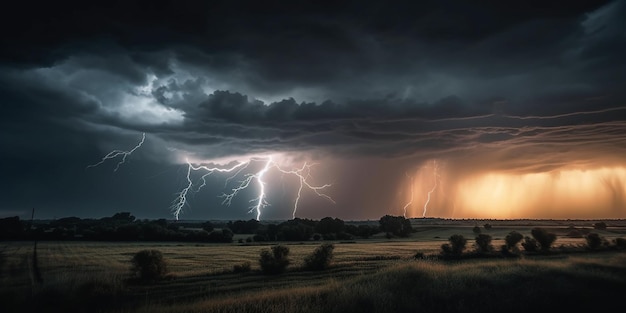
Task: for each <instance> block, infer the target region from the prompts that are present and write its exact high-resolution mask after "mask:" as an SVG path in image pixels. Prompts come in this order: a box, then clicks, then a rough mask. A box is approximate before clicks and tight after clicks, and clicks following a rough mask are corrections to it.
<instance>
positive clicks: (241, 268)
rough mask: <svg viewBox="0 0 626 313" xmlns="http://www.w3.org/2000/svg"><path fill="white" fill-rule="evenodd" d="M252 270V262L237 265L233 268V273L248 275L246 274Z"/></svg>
mask: <svg viewBox="0 0 626 313" xmlns="http://www.w3.org/2000/svg"><path fill="white" fill-rule="evenodd" d="M251 268H252V264H250V262H243V263H241V264H235V265H234V266H233V272H234V273H246V272H249V271H250V269H251Z"/></svg>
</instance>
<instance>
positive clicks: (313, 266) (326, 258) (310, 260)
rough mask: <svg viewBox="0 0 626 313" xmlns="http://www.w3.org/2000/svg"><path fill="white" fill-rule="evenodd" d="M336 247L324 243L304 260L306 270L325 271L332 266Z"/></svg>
mask: <svg viewBox="0 0 626 313" xmlns="http://www.w3.org/2000/svg"><path fill="white" fill-rule="evenodd" d="M334 249H335V245H333V244H332V243H323V244H321V245H320V246H319V247H317V248H315V251H313V253H311V254H310V255H308V256H307V257H306V258H305V259H304V268H305V269H308V270H323V269H326V268H328V267H329V266H330V262H331V261H332V259H333V250H334Z"/></svg>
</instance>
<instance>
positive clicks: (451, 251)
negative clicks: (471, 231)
mask: <svg viewBox="0 0 626 313" xmlns="http://www.w3.org/2000/svg"><path fill="white" fill-rule="evenodd" d="M448 241H449V243H444V244H442V245H441V252H442V254H443V256H444V257H460V256H461V254H463V251H464V250H465V248H466V245H467V239H465V237H463V235H459V234H454V235H452V236H450V238H448Z"/></svg>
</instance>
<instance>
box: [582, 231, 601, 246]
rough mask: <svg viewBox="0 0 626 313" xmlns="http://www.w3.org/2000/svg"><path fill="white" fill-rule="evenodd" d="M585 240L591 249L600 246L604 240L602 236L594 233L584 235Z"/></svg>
mask: <svg viewBox="0 0 626 313" xmlns="http://www.w3.org/2000/svg"><path fill="white" fill-rule="evenodd" d="M585 240H586V241H587V247H588V248H589V249H591V250H596V249H598V248H600V246H602V242H603V241H604V240H603V238H602V236H600V235H598V234H596V233H589V234H587V235H586V236H585Z"/></svg>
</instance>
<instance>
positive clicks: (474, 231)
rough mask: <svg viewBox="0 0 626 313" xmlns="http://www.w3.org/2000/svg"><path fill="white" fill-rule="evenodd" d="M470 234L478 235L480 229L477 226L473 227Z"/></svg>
mask: <svg viewBox="0 0 626 313" xmlns="http://www.w3.org/2000/svg"><path fill="white" fill-rule="evenodd" d="M472 232H473V233H474V234H480V227H478V225H475V226H474V228H472Z"/></svg>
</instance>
